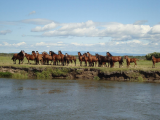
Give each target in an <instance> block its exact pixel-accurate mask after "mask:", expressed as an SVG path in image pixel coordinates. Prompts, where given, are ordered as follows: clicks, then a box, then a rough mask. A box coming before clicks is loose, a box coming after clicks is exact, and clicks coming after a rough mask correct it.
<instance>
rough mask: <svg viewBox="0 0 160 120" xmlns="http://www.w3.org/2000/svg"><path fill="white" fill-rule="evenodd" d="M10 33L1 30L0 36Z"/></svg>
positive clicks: (9, 31)
mask: <svg viewBox="0 0 160 120" xmlns="http://www.w3.org/2000/svg"><path fill="white" fill-rule="evenodd" d="M11 32H12V31H11V30H3V31H0V35H6V34H8V33H11Z"/></svg>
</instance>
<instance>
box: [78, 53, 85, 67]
mask: <svg viewBox="0 0 160 120" xmlns="http://www.w3.org/2000/svg"><path fill="white" fill-rule="evenodd" d="M78 58H79V62H80V66H82V61H84V56H83V55H82V54H81V53H80V52H78Z"/></svg>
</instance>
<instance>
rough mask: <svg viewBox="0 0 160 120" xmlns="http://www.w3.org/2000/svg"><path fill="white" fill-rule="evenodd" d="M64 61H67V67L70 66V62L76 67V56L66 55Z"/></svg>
mask: <svg viewBox="0 0 160 120" xmlns="http://www.w3.org/2000/svg"><path fill="white" fill-rule="evenodd" d="M64 61H65V63H66V64H67V65H68V64H69V62H71V63H72V61H74V63H75V66H76V57H75V56H72V55H68V54H67V53H66V54H65V56H64Z"/></svg>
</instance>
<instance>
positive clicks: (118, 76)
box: [0, 66, 160, 82]
mask: <svg viewBox="0 0 160 120" xmlns="http://www.w3.org/2000/svg"><path fill="white" fill-rule="evenodd" d="M0 72H10V73H13V74H14V73H20V74H26V75H27V76H28V78H41V77H43V78H49V79H54V78H67V79H95V80H109V81H145V82H160V71H142V70H128V71H120V70H119V71H113V72H103V71H101V70H99V69H95V68H64V67H50V68H48V67H46V68H44V67H30V68H23V67H22V68H21V67H13V66H1V67H0Z"/></svg>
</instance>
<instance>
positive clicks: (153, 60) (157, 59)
mask: <svg viewBox="0 0 160 120" xmlns="http://www.w3.org/2000/svg"><path fill="white" fill-rule="evenodd" d="M152 62H153V65H152V68H155V63H158V62H160V58H155V57H154V56H152Z"/></svg>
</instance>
